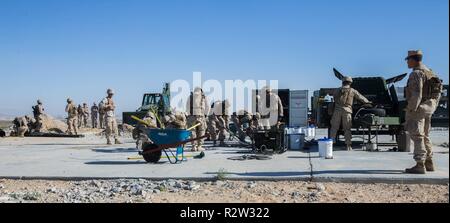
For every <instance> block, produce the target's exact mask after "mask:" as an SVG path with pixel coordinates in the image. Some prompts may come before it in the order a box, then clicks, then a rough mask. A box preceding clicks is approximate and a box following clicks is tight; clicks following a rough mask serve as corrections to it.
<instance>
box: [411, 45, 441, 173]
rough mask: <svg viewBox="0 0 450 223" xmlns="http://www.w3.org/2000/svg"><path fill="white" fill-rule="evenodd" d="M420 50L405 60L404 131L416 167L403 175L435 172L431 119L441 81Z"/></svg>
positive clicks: (439, 95) (438, 95)
mask: <svg viewBox="0 0 450 223" xmlns="http://www.w3.org/2000/svg"><path fill="white" fill-rule="evenodd" d="M422 59H423V53H422V51H420V50H412V51H409V52H408V56H407V57H406V61H407V64H408V68H409V69H412V72H411V74H410V75H409V78H408V83H407V86H406V88H405V97H406V101H407V107H406V117H405V119H406V122H405V129H406V131H407V132H408V133H409V134H410V136H411V139H412V141H413V142H414V160H415V161H416V165H415V166H414V167H412V168H408V169H406V170H405V172H406V173H412V174H425V173H426V171H428V172H432V171H434V163H433V150H432V143H431V140H430V128H431V116H432V115H433V113H434V112H435V111H436V108H437V105H438V102H439V99H440V97H441V93H442V81H441V80H440V79H439V78H438V77H437V76H436V75H435V74H434V73H433V71H432V70H431V69H429V68H428V67H427V66H425V64H423V63H422Z"/></svg>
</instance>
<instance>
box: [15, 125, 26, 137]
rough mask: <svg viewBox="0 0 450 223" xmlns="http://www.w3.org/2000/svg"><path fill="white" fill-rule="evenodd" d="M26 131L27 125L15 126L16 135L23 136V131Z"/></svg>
mask: <svg viewBox="0 0 450 223" xmlns="http://www.w3.org/2000/svg"><path fill="white" fill-rule="evenodd" d="M27 131H28V127H27V126H20V127H18V128H17V136H18V137H22V138H23V137H25V133H26V132H27Z"/></svg>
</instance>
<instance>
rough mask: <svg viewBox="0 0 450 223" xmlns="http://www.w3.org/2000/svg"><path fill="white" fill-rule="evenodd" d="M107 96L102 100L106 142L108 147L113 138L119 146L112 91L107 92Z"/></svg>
mask: <svg viewBox="0 0 450 223" xmlns="http://www.w3.org/2000/svg"><path fill="white" fill-rule="evenodd" d="M107 94H108V96H107V97H106V98H104V99H103V101H102V102H103V104H104V106H103V107H104V109H105V112H106V120H105V124H106V142H107V144H108V145H112V141H111V139H112V138H114V143H115V144H121V142H120V141H119V138H118V137H119V129H118V126H117V120H116V115H115V112H114V111H115V109H116V105H115V103H114V101H113V96H114V91H113V90H111V89H108V90H107Z"/></svg>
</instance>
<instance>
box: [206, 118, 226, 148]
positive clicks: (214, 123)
mask: <svg viewBox="0 0 450 223" xmlns="http://www.w3.org/2000/svg"><path fill="white" fill-rule="evenodd" d="M208 119H209V122H208V132H209V134H210V137H211V140H213V141H216V140H219V141H220V142H224V141H225V139H226V138H227V127H228V121H227V120H228V117H227V116H225V117H224V116H222V115H210V116H209V117H208Z"/></svg>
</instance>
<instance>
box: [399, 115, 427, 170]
mask: <svg viewBox="0 0 450 223" xmlns="http://www.w3.org/2000/svg"><path fill="white" fill-rule="evenodd" d="M431 116H432V114H420V113H418V112H406V117H405V118H406V122H405V130H406V131H407V132H408V133H409V135H410V136H411V140H412V141H413V143H414V160H416V161H417V162H421V161H425V160H426V159H431V158H433V144H432V143H431V140H430V129H431Z"/></svg>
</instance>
